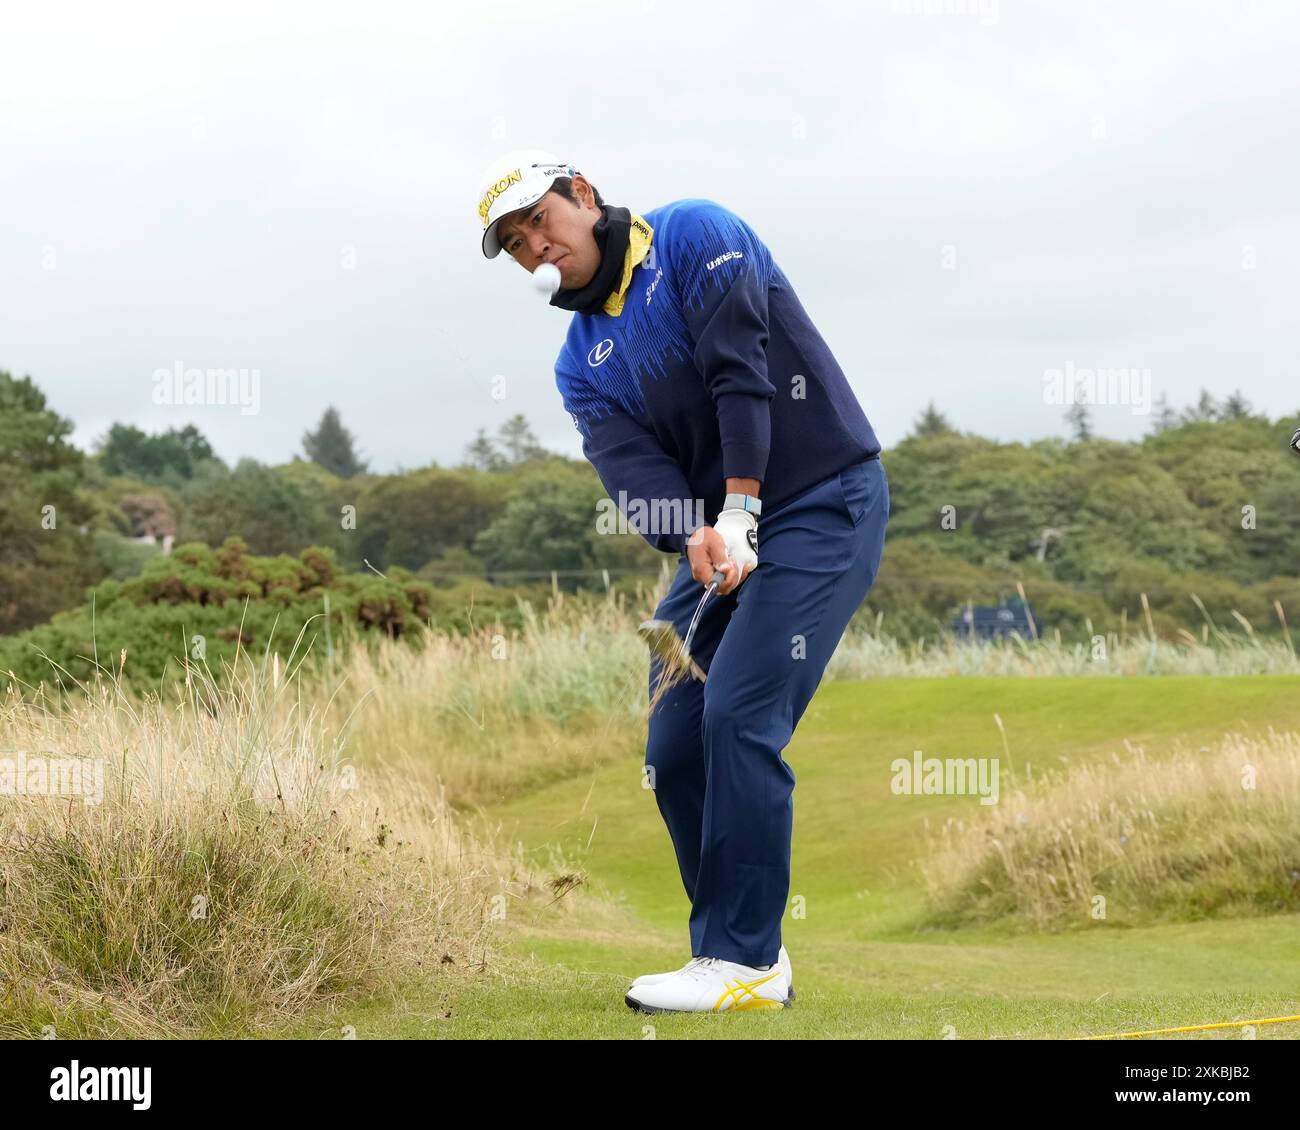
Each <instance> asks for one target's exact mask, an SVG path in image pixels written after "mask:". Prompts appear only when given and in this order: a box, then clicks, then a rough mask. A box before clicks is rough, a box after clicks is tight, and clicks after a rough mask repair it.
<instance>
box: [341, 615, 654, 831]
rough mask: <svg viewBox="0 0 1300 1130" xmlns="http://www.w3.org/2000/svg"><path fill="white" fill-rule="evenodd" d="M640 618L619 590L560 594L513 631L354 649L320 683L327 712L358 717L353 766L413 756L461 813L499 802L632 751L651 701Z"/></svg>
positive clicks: (635, 750)
mask: <svg viewBox="0 0 1300 1130" xmlns="http://www.w3.org/2000/svg"><path fill="white" fill-rule="evenodd" d="M637 619H638V616H637V613H636V612H635V611H634V610H633V608H632V607H630V605H629V602H628V601H627V600H626V599H625V598H623V597H621V596H618V595H612V596H610V597H609V598H608V599H607V600H604V601H602V602H599V603H597V604H595V605H582V606H578V605H575V604H573V603H572V602H566V601H565V600H564V599H563V597H561V598H559V599H553V600H552V601H551V602H550V603H549V605H548V606H547V608H545V609H543V610H541V611H540V612H539V611H538V610H536V609H534V608H532V607H531V606H528V605H524V606H523V621H524V622H523V627H522V628H521V629H518V630H513V631H505V630H500V629H497V628H492V627H487V628H484V629H481V630H479V631H477V632H474V633H472V634H470V635H453V634H448V633H443V632H429V633H427V634H426V635H424V636H423V637H422V638H421V639H420V641H419V644H418V646H414V647H413V646H411V645H409V644H408V643H406V642H402V641H390V640H382V641H380V642H378V643H377V644H374V645H372V646H369V647H365V648H353V649H351V650H350V651H349V652H348V653H347V655H346V657H345V658H343V659H342V660H341V661H340V663H339V665H338V667H337V668H336V670H335V672H334V673H333V674H332V675H331V676H330V677H329V678H328V679H327V680H325V681H326V682H328V684H329V685H330V687H331V703H330V706H329V711H328V713H329V717H331V718H332V719H334V720H335V721H336V723H337V724H339V725H342V724H344V722H345V720H346V719H347V718H348V717H349V716H352V717H354V719H355V722H354V724H353V725H352V731H353V739H352V749H353V751H354V754H355V756H356V757H357V758H358V760H361V761H363V762H364V761H368V760H369V759H371V758H391V757H400V758H404V759H408V760H409V761H410V763H411V764H413V765H415V766H418V767H420V771H421V772H422V773H423V775H424V779H425V780H426V781H427V782H428V783H430V784H431V785H433V786H434V787H437V788H440V789H441V790H443V792H444V795H445V796H446V797H447V799H448V801H449V802H450V803H452V804H453V805H454V806H456V807H458V808H459V807H470V806H475V805H481V804H488V803H491V802H494V801H498V800H501V799H502V798H504V797H506V796H508V795H510V794H513V793H515V792H518V791H521V790H527V789H531V788H536V787H539V786H541V785H544V784H546V783H547V782H549V781H554V780H557V779H562V778H566V777H570V776H572V775H574V774H575V773H579V772H582V771H585V770H589V769H591V768H594V767H596V766H598V765H601V764H604V763H606V762H608V761H610V760H613V759H616V758H619V757H635V756H636V755H637V753H638V749H639V747H640V746H641V745H642V744H643V742H644V733H645V709H646V700H647V695H648V686H647V682H648V673H647V667H646V663H647V659H646V652H645V648H644V647H643V645H642V644H641V641H640V639H639V637H638V636H637V634H636V632H635V630H634V629H635V624H636V622H637Z"/></svg>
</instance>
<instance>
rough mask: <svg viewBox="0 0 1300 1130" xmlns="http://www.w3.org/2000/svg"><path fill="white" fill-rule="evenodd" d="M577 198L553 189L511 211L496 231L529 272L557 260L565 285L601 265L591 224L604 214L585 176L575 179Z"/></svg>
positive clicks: (580, 281)
mask: <svg viewBox="0 0 1300 1130" xmlns="http://www.w3.org/2000/svg"><path fill="white" fill-rule="evenodd" d="M572 187H573V194H574V195H575V196H576V197H577V198H578V200H577V203H574V202H573V201H570V200H566V199H565V198H564V197H563V196H561V195H560V194H559V193H558V192H548V193H547V194H546V195H545V196H543V197H542V198H541V199H540V200H538V201H537V202H536V203H535V204H530V205H529V206H528V207H527V208H520V209H519V210H518V211H516V212H511V213H510V215H508V216H507V217H506V218H505V219H504V220H502V221H501V223H500V224H499V225H497V237H498V238H499V239H500V240H501V246H502V247H503V248H505V250H506V251H508V252H509V253H510V255H511V257H512V258H513V259H514V261H515V262H516V263H518V264H519V265H520V266H521V267H523V268H525V269H526V270H527V271H528V272H529V273H530V274H531V273H532V272H533V271H535V270H537V268H538V266H539V265H541V264H542V263H554V264H555V266H556V268H557V269H558V270H559V272H560V285H561V286H562V287H563V288H564V289H565V290H577V289H578V288H580V287H584V286H586V285H587V284H588V283H589V282H591V280H592V279H593V278H594V277H595V275H596V268H597V267H599V266H600V247H599V246H598V245H597V243H596V237H595V236H594V235H592V234H591V229H592V228H594V227H595V226H596V221H597V220H599V219H600V209H599V208H597V207H596V197H595V194H594V193H593V192H592V188H591V185H589V184H588V183H587V182H586V180H584V179H583V178H582V177H580V176H575V177H574V178H573V181H572Z"/></svg>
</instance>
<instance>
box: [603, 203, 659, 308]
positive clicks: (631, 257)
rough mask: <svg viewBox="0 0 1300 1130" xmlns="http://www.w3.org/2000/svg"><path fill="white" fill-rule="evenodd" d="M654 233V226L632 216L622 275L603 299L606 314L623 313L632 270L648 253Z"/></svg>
mask: <svg viewBox="0 0 1300 1130" xmlns="http://www.w3.org/2000/svg"><path fill="white" fill-rule="evenodd" d="M654 234H655V233H654V228H652V227H651V226H650V225H649V224H647V223H646V222H645V220H643V219H642V218H641V217H640V216H636V215H634V216H633V217H632V225H631V229H630V232H629V238H628V243H627V252H626V253H625V254H624V256H623V277H622V279H621V280H620V281H619V284H618V287H617V289H615V290H614V291H613V292H612V293H611V294H610V296H609V297H608V298H607V299H605V306H604V310H605V313H606V314H612V315H613V316H614V317H615V318H617V317H618V316H619V315H620V314H621V313H623V300H624V298H626V296H627V287H628V283H630V282H631V281H632V272H633V271H634V270H636V268H637V264H639V263H640V262H641V260H642V259H644V258H645V257H646V255H647V254H649V251H650V241H651V240H652V239H653V238H654Z"/></svg>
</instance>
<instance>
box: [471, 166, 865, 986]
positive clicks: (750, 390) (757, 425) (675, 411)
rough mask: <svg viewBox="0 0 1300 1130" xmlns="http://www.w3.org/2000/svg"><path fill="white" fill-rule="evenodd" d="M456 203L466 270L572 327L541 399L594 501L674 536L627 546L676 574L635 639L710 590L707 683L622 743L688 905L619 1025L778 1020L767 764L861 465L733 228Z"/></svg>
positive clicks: (779, 845) (813, 643)
mask: <svg viewBox="0 0 1300 1130" xmlns="http://www.w3.org/2000/svg"><path fill="white" fill-rule="evenodd" d="M478 197H479V198H478V208H479V215H480V218H481V219H482V222H483V254H484V255H485V256H487V257H488V258H489V259H491V258H494V257H496V256H497V255H498V254H499V253H500V252H501V251H502V250H504V251H506V252H507V253H508V254H509V255H510V256H511V257H512V258H513V259H514V260H515V262H516V263H518V264H519V265H520V266H522V267H523V268H524V269H525V270H527V271H529V272H530V273H531V272H536V271H537V270H538V268H539V267H542V266H543V264H553V265H554V268H555V269H556V270H558V272H559V286H558V289H556V290H555V291H554V292H553V293H552V294H551V298H550V303H551V305H552V306H558V307H559V308H560V309H561V310H568V311H571V312H572V314H573V317H572V319H571V320H570V322H569V330H568V334H567V336H566V338H565V342H564V346H563V348H562V349H561V350H560V354H559V357H558V358H557V359H556V362H555V378H556V385H557V387H558V388H559V391H560V395H561V397H562V398H563V402H564V406H565V408H566V410H567V411H568V412H569V413H570V414H571V415H572V417H573V420H574V423H575V425H576V426H577V428H578V431H579V433H580V434H581V436H582V450H583V454H584V455H585V456H586V458H587V459H588V460H589V461H590V462H591V463H592V465H593V466H594V467H595V468H596V471H597V473H598V474H599V476H600V479H601V482H602V483H603V484H604V486H605V489H606V490H607V491H608V492H609V496H610V498H611V499H615V500H618V505H619V506H620V507H621V508H622V509H623V511H624V513H625V514H627V516H628V518H629V521H631V520H632V519H633V516H634V514H635V515H638V516H644V515H646V514H650V515H660V516H664V515H667V516H675V515H682V516H683V517H682V520H681V521H678V522H668V523H662V522H661V523H658V524H653V523H651V525H652V526H653V528H649V529H645V528H641V529H638V532H640V533H642V535H643V536H644V537H645V539H646V540H647V541H648V542H649V543H650V544H651V545H653V546H654V547H655V548H656V549H660V550H663V551H666V552H669V553H674V554H676V555H678V557H679V559H680V560H679V561H678V564H677V570H676V574H675V576H674V578H673V581H672V584H671V586H670V587H669V590H668V593H667V595H666V596H665V597H664V599H663V601H662V603H661V604H660V605H659V608H658V610H657V611H656V613H655V615H656V617H657V618H659V619H663V620H668V621H671V622H672V623H673V624H674V625H675V626H676V628H677V630H678V632H679V634H681V635H683V636H684V635H685V633H686V629H687V626H688V624H689V622H690V620H691V617H692V615H693V614H694V612H695V610H696V608H697V606H698V605H699V602H700V597H701V596H702V595H703V593H704V588H703V587H702V586H704V585H706V584H708V582H709V581H710V580H711V579H712V577H713V575H714V573H715V571H721V572H722V573H723V575H724V578H725V579H724V581H723V583H722V584H721V585H720V586H719V588H718V590H717V595H716V596H714V597H713V598H712V599H711V600H710V601H709V602H708V603H706V604H705V606H704V611H703V615H702V617H701V620H700V622H699V626H698V627H697V629H696V634H695V638H694V642H693V643H692V646H691V654H692V656H693V657H694V658H695V660H696V662H698V663H699V665H700V667H701V668H702V669H703V670H704V671H705V672H707V676H708V679H707V682H704V683H701V682H699V681H697V680H695V679H688V680H686V681H685V682H682V683H679V684H678V685H676V686H675V687H673V689H672V690H670V691H669V692H668V694H667V696H666V697H665V698H664V699H663V701H662V703H661V704H660V706H659V707H658V708H657V709H656V710H655V711H654V712H653V713H652V714H651V716H650V721H649V727H648V737H647V742H646V765H647V766H649V769H650V783H651V785H652V787H653V789H654V795H655V801H656V803H657V804H658V806H659V811H660V813H661V814H662V815H663V818H664V822H665V823H666V824H667V825H668V834H669V836H671V838H672V842H673V848H674V850H675V851H676V854H677V863H678V866H679V868H680V869H681V875H682V882H683V884H684V885H685V887H686V894H687V897H688V898H689V899H690V902H691V914H690V941H691V955H692V956H691V960H690V961H688V962H687V963H686V964H685V965H684V966H683V967H682V968H680V969H677V970H674V971H672V972H668V973H656V974H648V975H646V976H643V977H638V978H637V979H636V980H635V981H634V982H633V983H632V985H631V987H630V988H629V990H628V992H627V996H626V1001H627V1004H628V1005H630V1006H631V1007H633V1008H635V1009H639V1010H641V1011H643V1012H722V1011H729V1010H735V1009H751V1008H781V1007H783V1006H788V1005H789V1004H790V1002H791V1000H792V999H793V996H794V991H793V984H792V981H793V975H792V971H791V965H790V959H789V956H788V955H787V954H786V951H785V947H784V946H783V945H782V943H781V918H782V916H783V914H784V913H785V907H786V902H787V900H788V898H789V893H790V846H791V834H792V828H793V813H794V805H793V799H792V794H793V791H794V785H795V774H794V770H793V769H792V768H791V767H790V765H789V764H788V763H787V762H786V761H785V759H784V758H783V757H782V751H783V750H784V749H785V748H786V745H787V744H788V743H789V741H790V738H791V735H792V734H793V733H794V728H795V726H796V725H797V724H798V722H799V719H800V718H801V717H802V716H803V712H804V710H805V709H806V707H807V706H808V703H809V701H810V700H811V698H812V696H813V692H814V691H816V689H817V685H818V683H819V682H820V680H821V677H822V673H823V671H824V670H825V668H826V664H827V662H828V661H829V660H830V657H831V654H832V653H833V652H834V650H835V647H836V644H837V643H838V642H839V639H840V637H841V635H842V634H843V632H844V629H845V626H846V625H847V624H848V622H849V619H850V617H852V615H853V613H854V611H855V610H856V609H857V608H858V606H859V605H860V604H861V603H862V600H863V598H864V597H865V596H866V595H867V592H868V590H870V588H871V585H872V583H873V581H874V580H875V576H876V570H877V569H878V567H879V565H880V557H881V553H882V551H883V549H884V541H885V524H886V522H887V520H888V517H889V483H888V480H887V479H886V477H885V472H884V469H883V467H882V466H881V462H880V458H879V455H880V444H879V442H878V441H877V439H876V435H875V432H874V431H873V430H872V427H871V424H870V423H869V422H868V421H867V417H866V415H865V414H864V413H863V411H862V408H861V406H860V405H859V404H858V401H857V399H856V397H855V396H854V395H853V391H852V389H851V388H850V387H849V383H848V381H847V380H846V379H845V376H844V373H843V371H842V370H841V369H840V366H839V365H838V364H837V363H836V360H835V358H834V356H833V355H832V354H831V351H830V349H829V348H828V347H827V345H826V342H825V341H823V340H822V337H821V335H820V334H819V333H818V332H817V329H816V328H815V327H814V325H813V323H812V321H811V320H810V319H809V317H808V314H807V313H806V312H805V310H804V308H803V306H802V305H801V304H800V302H799V299H798V297H797V296H796V294H795V292H794V289H793V288H792V287H791V285H790V281H789V280H788V279H787V278H786V277H785V274H784V273H783V272H782V271H781V269H780V267H778V266H777V264H776V262H775V261H774V260H773V258H772V253H771V252H770V251H769V250H768V248H767V246H766V245H765V244H764V243H763V241H762V240H760V239H759V237H758V236H757V234H755V232H754V231H753V229H752V228H750V226H749V225H748V224H747V223H745V221H744V220H742V219H741V218H740V217H739V216H737V215H736V214H735V213H733V212H730V211H728V210H727V209H726V208H724V207H722V206H721V205H719V204H715V203H713V202H712V201H710V200H697V199H688V200H677V201H674V202H673V203H671V204H665V205H664V206H663V207H661V208H656V209H653V210H651V211H648V212H646V213H644V214H643V215H634V214H632V213H631V212H629V211H628V209H627V208H621V207H618V206H616V205H611V204H606V203H605V202H604V201H603V200H602V199H601V196H600V193H599V192H598V191H597V190H596V189H595V187H594V186H593V185H592V184H591V182H590V181H588V180H587V179H586V178H585V177H583V176H582V175H581V174H580V173H579V172H578V171H577V169H575V168H574V167H573V166H572V165H570V164H568V163H567V162H566V161H562V160H560V159H558V158H557V157H555V156H554V155H552V154H550V153H547V152H544V151H541V150H520V151H516V152H514V153H510V154H507V155H506V156H505V157H503V158H501V160H500V161H498V162H497V163H495V164H494V165H493V166H491V167H490V168H489V169H488V170H486V171H485V172H484V174H483V178H482V181H481V184H480V187H479V194H478ZM547 275H551V276H552V278H553V277H554V275H553V272H552V271H551V269H550V268H546V269H545V270H543V271H542V273H541V275H539V276H537V277H538V278H539V279H544V278H545V277H546V276H547ZM665 524H667V525H668V526H669V527H670V528H667V529H665V528H662V527H663V525H665ZM673 526H675V527H676V528H671V527H673ZM659 665H660V661H659V660H652V661H651V671H650V685H651V687H653V686H654V685H655V681H656V679H657V678H658V675H659Z"/></svg>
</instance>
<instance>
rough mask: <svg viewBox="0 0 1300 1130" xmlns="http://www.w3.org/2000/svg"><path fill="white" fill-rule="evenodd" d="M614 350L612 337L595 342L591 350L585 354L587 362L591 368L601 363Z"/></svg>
mask: <svg viewBox="0 0 1300 1130" xmlns="http://www.w3.org/2000/svg"><path fill="white" fill-rule="evenodd" d="M613 352H614V342H613V339H612V338H608V337H607V338H606V339H605V340H604V341H600V342H597V343H596V344H595V345H593V346H592V347H591V352H590V353H588V354H587V364H588V365H590V366H591V367H592V368H593V369H594V368H595V367H596V366H597V365H603V364H604V363H605V359H606V358H607V357H608V356H609V355H610V354H611V353H613Z"/></svg>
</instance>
